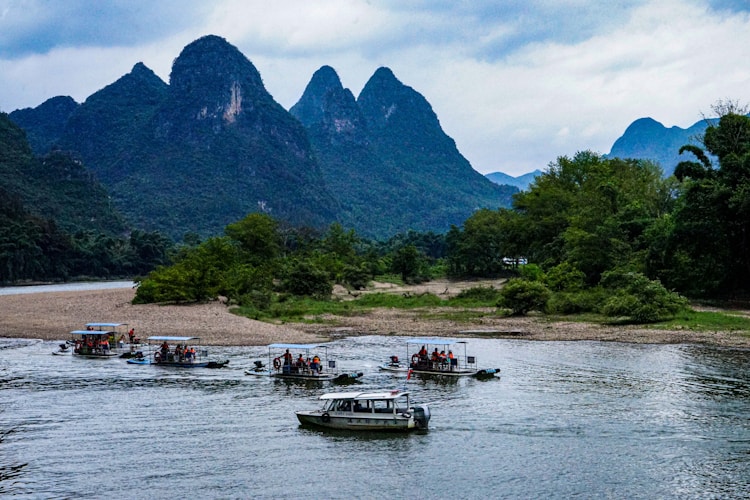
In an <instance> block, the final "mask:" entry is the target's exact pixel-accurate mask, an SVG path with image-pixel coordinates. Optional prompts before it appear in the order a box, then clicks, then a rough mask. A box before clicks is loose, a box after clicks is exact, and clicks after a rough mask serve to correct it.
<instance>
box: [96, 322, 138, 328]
mask: <svg viewBox="0 0 750 500" xmlns="http://www.w3.org/2000/svg"><path fill="white" fill-rule="evenodd" d="M86 326H90V327H92V328H117V327H118V326H128V324H127V323H86Z"/></svg>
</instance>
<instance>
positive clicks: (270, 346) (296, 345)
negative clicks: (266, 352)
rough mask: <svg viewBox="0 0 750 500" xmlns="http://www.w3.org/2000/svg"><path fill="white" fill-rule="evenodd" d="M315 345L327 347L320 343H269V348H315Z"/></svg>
mask: <svg viewBox="0 0 750 500" xmlns="http://www.w3.org/2000/svg"><path fill="white" fill-rule="evenodd" d="M316 347H327V346H324V345H320V344H269V345H268V348H269V349H315V348H316Z"/></svg>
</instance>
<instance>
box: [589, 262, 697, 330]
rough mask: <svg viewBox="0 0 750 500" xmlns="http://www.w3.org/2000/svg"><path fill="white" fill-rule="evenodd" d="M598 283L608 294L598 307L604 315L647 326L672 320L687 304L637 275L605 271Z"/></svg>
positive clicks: (657, 284)
mask: <svg viewBox="0 0 750 500" xmlns="http://www.w3.org/2000/svg"><path fill="white" fill-rule="evenodd" d="M601 282H602V286H604V287H605V288H608V289H610V290H611V291H612V295H611V296H610V297H609V298H608V299H607V300H606V302H605V303H604V306H603V307H602V311H601V312H602V314H604V315H605V316H609V317H625V318H628V319H630V320H631V321H633V322H635V323H651V322H654V321H659V320H662V319H666V318H670V317H673V316H674V315H675V314H677V313H678V312H680V311H681V310H683V309H685V307H687V304H688V302H687V299H685V298H684V297H682V296H680V295H679V294H677V293H675V292H670V291H669V290H667V289H666V288H664V286H662V284H661V283H660V282H659V281H653V280H649V279H648V278H647V277H646V276H644V275H643V274H641V273H633V272H627V273H623V272H617V271H609V272H606V273H604V274H603V275H602V281H601Z"/></svg>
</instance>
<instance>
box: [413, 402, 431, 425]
mask: <svg viewBox="0 0 750 500" xmlns="http://www.w3.org/2000/svg"><path fill="white" fill-rule="evenodd" d="M429 422H430V408H429V407H428V406H427V405H419V406H415V407H414V423H415V424H417V427H418V428H420V429H426V428H427V425H428V424H429Z"/></svg>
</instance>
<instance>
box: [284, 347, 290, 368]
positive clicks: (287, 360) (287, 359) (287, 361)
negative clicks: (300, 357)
mask: <svg viewBox="0 0 750 500" xmlns="http://www.w3.org/2000/svg"><path fill="white" fill-rule="evenodd" d="M284 364H285V365H291V364H292V353H291V352H289V349H287V350H286V352H285V353H284Z"/></svg>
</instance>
